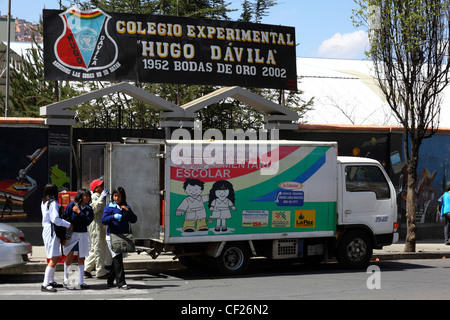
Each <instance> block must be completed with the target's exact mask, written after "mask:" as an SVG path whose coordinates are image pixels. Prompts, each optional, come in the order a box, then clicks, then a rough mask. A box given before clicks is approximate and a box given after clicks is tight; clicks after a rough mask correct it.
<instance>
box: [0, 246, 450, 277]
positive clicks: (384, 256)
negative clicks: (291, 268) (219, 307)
mask: <svg viewBox="0 0 450 320" xmlns="http://www.w3.org/2000/svg"><path fill="white" fill-rule="evenodd" d="M404 247H405V244H404V243H403V242H399V243H396V244H392V245H390V246H385V247H383V249H381V250H374V251H373V257H372V260H374V261H386V260H400V259H450V245H449V246H447V245H445V244H444V243H443V241H441V240H434V241H433V240H427V241H425V240H424V241H420V242H417V243H416V252H404ZM29 259H30V261H29V262H28V263H27V264H26V265H23V266H19V267H14V268H8V269H2V270H0V274H11V273H33V272H44V271H45V267H46V266H47V259H46V257H45V249H44V247H43V246H34V247H33V253H32V254H31V255H29ZM124 266H125V269H126V270H173V269H178V268H181V267H182V265H181V263H180V262H179V261H178V259H176V258H175V256H174V255H173V254H170V253H165V252H163V253H161V254H160V255H159V256H158V257H157V258H156V259H153V258H152V257H151V256H150V255H148V254H146V253H145V252H144V253H141V254H137V253H131V254H129V255H128V257H127V258H125V259H124ZM62 270H63V265H62V264H61V263H59V264H58V265H57V271H62Z"/></svg>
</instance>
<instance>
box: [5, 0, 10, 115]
mask: <svg viewBox="0 0 450 320" xmlns="http://www.w3.org/2000/svg"><path fill="white" fill-rule="evenodd" d="M6 23H7V24H8V26H7V32H8V36H7V37H8V41H7V46H6V98H5V99H6V101H5V117H8V109H9V61H10V59H11V58H10V51H11V50H10V46H11V0H8V17H7V18H6Z"/></svg>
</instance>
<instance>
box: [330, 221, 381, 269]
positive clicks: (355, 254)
mask: <svg viewBox="0 0 450 320" xmlns="http://www.w3.org/2000/svg"><path fill="white" fill-rule="evenodd" d="M372 253H373V244H372V240H371V239H370V237H369V236H368V234H367V233H366V232H364V231H360V230H352V231H348V232H347V233H345V234H344V235H343V236H342V239H341V240H340V241H339V245H338V248H337V254H336V258H337V260H338V261H339V263H340V264H341V265H343V266H344V267H346V268H350V269H361V268H365V267H367V266H368V265H369V262H370V258H371V257H372Z"/></svg>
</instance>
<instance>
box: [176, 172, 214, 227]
mask: <svg viewBox="0 0 450 320" xmlns="http://www.w3.org/2000/svg"><path fill="white" fill-rule="evenodd" d="M204 185H205V183H204V182H202V181H200V180H197V179H186V181H185V182H184V184H183V189H184V191H185V192H186V194H187V195H188V196H189V197H187V198H185V199H184V200H183V201H182V202H181V204H180V205H179V206H178V208H177V210H176V211H175V214H176V215H177V216H182V215H183V214H184V213H185V212H186V216H185V218H184V223H183V231H184V232H194V231H195V230H196V229H197V231H208V226H207V224H206V210H205V206H204V205H203V203H204V202H206V201H208V196H207V195H203V196H202V195H201V193H202V192H203V188H204Z"/></svg>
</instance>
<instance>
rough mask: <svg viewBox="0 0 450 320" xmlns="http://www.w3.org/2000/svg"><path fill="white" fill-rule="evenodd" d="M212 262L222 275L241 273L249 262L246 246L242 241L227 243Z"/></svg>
mask: <svg viewBox="0 0 450 320" xmlns="http://www.w3.org/2000/svg"><path fill="white" fill-rule="evenodd" d="M214 262H215V265H216V267H217V270H218V271H219V272H220V273H222V274H224V275H237V274H242V273H244V272H245V270H247V267H248V264H249V262H250V253H249V249H248V246H246V245H245V244H242V243H232V242H230V243H227V244H226V246H225V248H224V249H223V250H222V252H221V254H220V256H219V257H217V258H215V259H214Z"/></svg>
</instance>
